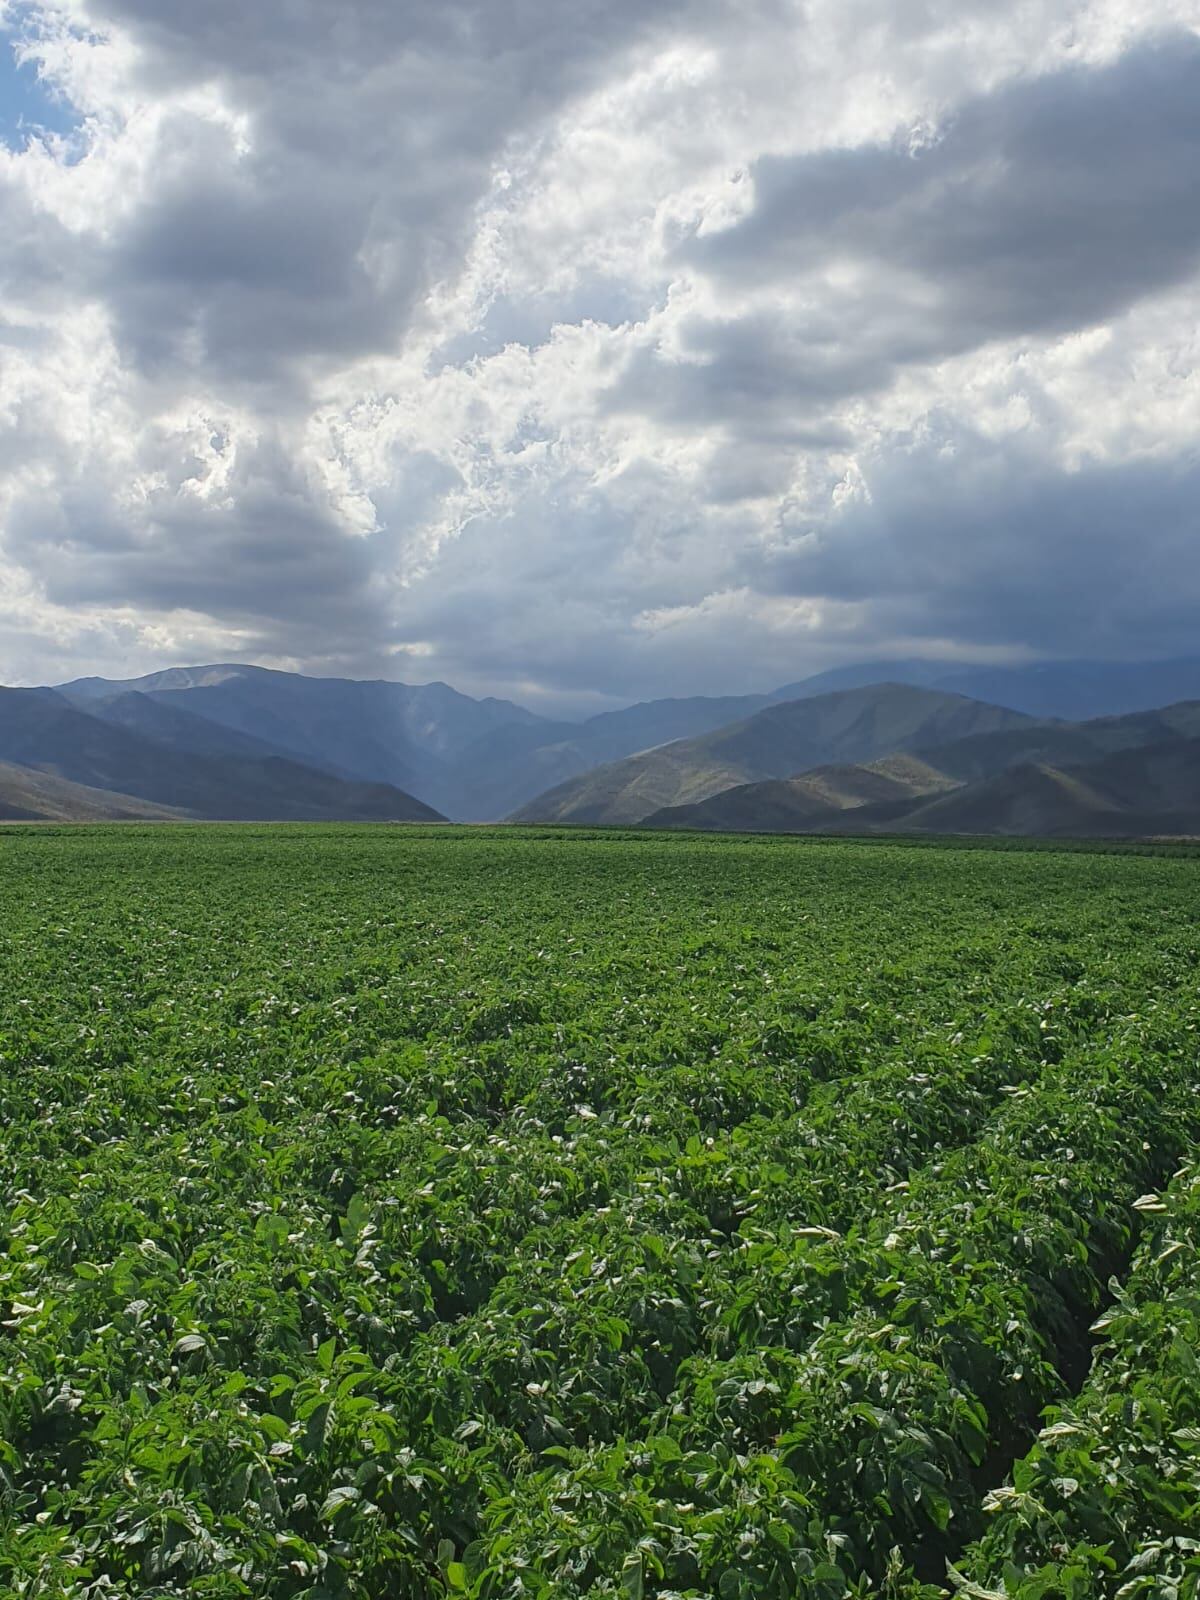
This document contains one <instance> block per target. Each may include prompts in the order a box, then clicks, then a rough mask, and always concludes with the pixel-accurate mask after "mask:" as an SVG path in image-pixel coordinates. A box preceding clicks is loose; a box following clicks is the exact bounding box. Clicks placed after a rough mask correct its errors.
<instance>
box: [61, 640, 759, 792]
mask: <svg viewBox="0 0 1200 1600" xmlns="http://www.w3.org/2000/svg"><path fill="white" fill-rule="evenodd" d="M59 693H61V694H63V695H65V696H66V697H67V698H68V699H70V700H71V701H72V702H73V703H74V704H75V705H77V706H79V707H80V708H81V709H85V710H87V711H89V712H91V713H92V714H94V715H96V716H99V717H102V718H104V719H106V720H109V721H119V722H121V724H122V725H123V726H125V727H129V728H134V729H137V730H138V731H142V732H145V733H147V734H149V735H150V736H151V737H153V738H155V739H159V740H162V741H163V742H167V743H170V744H172V745H173V746H174V747H175V748H177V749H185V748H191V749H205V750H207V751H210V752H211V753H221V754H236V753H238V747H236V746H232V745H231V746H227V747H226V746H221V745H220V744H219V743H218V742H217V741H216V740H215V737H214V736H215V733H216V730H218V729H224V730H225V731H226V732H227V733H228V734H230V735H232V734H241V735H244V736H245V737H246V738H248V739H251V740H252V741H253V742H254V743H253V750H254V752H256V753H258V754H263V753H270V754H275V755H283V756H287V757H290V758H291V759H293V760H298V761H302V762H304V763H305V764H307V765H310V766H316V767H321V768H323V769H324V770H325V771H327V772H332V773H334V774H336V775H337V776H339V777H344V778H358V779H366V780H371V781H377V782H385V783H391V784H397V785H399V786H400V787H401V788H403V789H406V790H408V791H409V792H410V793H413V794H416V795H419V796H421V798H422V799H424V800H426V801H428V802H429V803H430V804H431V805H435V806H436V807H437V808H438V809H439V810H440V811H444V812H446V813H447V814H448V815H451V816H455V817H458V818H461V819H463V820H466V821H488V820H493V819H495V818H498V817H502V816H506V815H507V814H508V813H509V812H510V811H512V810H514V809H516V807H518V806H520V805H523V804H524V803H525V802H526V801H527V800H530V799H532V798H533V796H534V795H537V794H540V793H541V792H542V790H543V789H548V788H551V787H553V786H554V785H556V784H559V783H562V782H563V781H564V780H565V779H567V778H572V777H575V776H577V775H579V774H581V773H584V772H587V771H589V770H590V769H591V768H593V767H595V766H598V765H600V764H601V763H602V762H606V761H614V760H618V759H620V758H621V757H622V756H627V755H631V754H633V753H634V752H635V751H638V750H646V749H649V748H650V747H651V746H653V745H658V744H663V743H665V742H666V741H668V740H671V739H679V738H684V737H688V736H690V735H693V734H699V733H705V732H708V731H710V730H711V729H713V728H718V727H720V726H722V725H723V724H725V723H728V722H733V721H736V720H737V719H738V718H741V717H745V716H748V715H749V714H750V713H751V712H753V711H757V710H759V709H760V707H762V706H765V705H768V704H770V702H771V696H769V695H765V694H758V695H731V696H725V697H708V698H706V697H704V696H694V697H692V698H690V699H669V700H650V701H645V702H642V703H641V704H638V705H633V706H627V707H625V708H624V709H622V710H620V711H606V712H601V713H600V714H599V715H597V716H594V717H590V718H588V719H587V720H586V721H584V722H554V721H550V720H549V719H547V718H544V717H539V716H537V715H535V713H533V712H531V711H527V710H525V709H524V708H523V707H521V706H517V705H514V704H513V703H512V702H511V701H508V700H497V699H485V700H473V699H471V698H470V697H469V696H468V695H463V694H459V693H458V691H457V690H455V689H451V688H449V687H448V686H447V685H446V684H444V683H430V684H418V685H411V684H403V683H389V682H384V681H382V680H375V681H368V682H361V681H359V680H356V679H350V678H308V677H304V676H302V675H301V674H299V673H293V672H274V671H270V670H268V669H267V668H264V667H253V666H237V665H232V664H224V665H214V666H204V667H172V668H169V669H167V670H166V671H164V672H156V673H151V674H150V675H149V676H147V677H143V678H131V679H126V680H124V681H117V680H113V679H108V678H81V679H78V680H76V681H75V682H74V683H67V684H62V685H60V686H59ZM168 714H173V715H174V719H175V720H174V721H168ZM185 718H186V719H190V720H187V721H185V720H182V719H185ZM205 727H207V730H208V731H207V732H203V731H202V730H203V729H204V728H205ZM241 753H244V754H249V753H251V751H250V750H249V749H246V750H243V751H242V752H241Z"/></svg>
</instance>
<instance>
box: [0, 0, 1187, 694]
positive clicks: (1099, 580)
mask: <svg viewBox="0 0 1200 1600" xmlns="http://www.w3.org/2000/svg"><path fill="white" fill-rule="evenodd" d="M0 17H3V18H4V19H5V21H6V22H7V24H8V26H9V27H10V29H12V30H16V32H15V35H14V36H18V37H19V38H20V40H21V48H22V50H23V52H24V53H25V55H26V56H27V58H28V60H29V62H30V63H31V65H32V66H33V67H36V68H37V70H38V71H39V72H40V73H41V75H42V78H43V80H44V82H45V84H46V87H47V92H48V93H54V94H58V95H59V96H61V99H62V104H63V106H64V108H66V111H68V112H69V113H70V115H69V117H68V118H67V121H66V123H65V124H64V125H65V126H68V127H69V128H70V129H71V130H72V131H71V132H70V133H69V135H68V136H63V137H62V138H58V139H56V138H55V137H53V136H49V135H47V136H46V137H45V138H43V139H37V138H35V139H32V140H31V141H30V142H29V143H28V144H27V145H26V146H25V147H23V148H21V149H18V150H3V149H0V204H3V206H4V214H5V220H6V227H5V230H4V235H3V237H2V238H0V293H2V294H3V302H2V303H3V307H4V309H3V314H2V316H0V677H7V678H9V679H10V680H25V681H28V680H30V679H37V678H46V677H55V676H67V675H70V674H71V673H75V672H79V671H81V670H101V671H114V672H117V671H122V672H133V671H140V670H149V669H150V668H152V667H155V666H159V665H165V664H168V663H169V662H171V661H177V660H182V659H188V658H193V659H194V658H195V656H196V654H197V653H201V654H205V655H217V656H228V655H238V656H242V657H257V658H260V659H264V660H269V661H275V662H278V663H280V664H287V665H294V666H302V667H303V666H310V667H314V668H320V669H322V670H346V671H362V672H380V671H382V672H394V673H398V674H401V675H409V676H411V675H413V674H414V673H418V674H419V675H420V676H425V677H443V678H447V679H449V680H450V681H454V682H457V683H460V684H461V685H462V686H463V687H465V688H468V689H475V690H477V691H488V690H490V689H493V688H494V689H497V690H507V691H508V692H514V693H518V694H523V695H525V696H527V697H529V698H531V699H537V700H538V701H539V703H544V704H547V705H570V704H577V705H580V706H583V705H586V704H592V703H595V702H597V701H600V702H602V701H605V700H612V699H620V698H636V697H640V696H645V695H648V694H653V693H666V692H687V691H688V690H690V689H692V688H696V687H702V688H705V689H710V690H717V689H749V688H755V687H764V686H767V685H769V684H770V683H772V682H774V681H782V680H784V679H791V678H795V677H798V676H800V675H801V674H802V673H803V671H804V670H806V669H807V668H809V667H811V668H814V669H816V668H819V667H822V666H825V665H828V664H832V663H833V662H835V661H837V660H844V659H848V658H853V657H855V656H859V655H865V654H877V653H883V652H884V651H885V650H887V649H890V650H892V651H893V653H894V652H895V650H896V649H897V648H899V647H900V646H903V647H904V648H905V649H912V650H913V651H920V650H922V649H926V648H929V649H937V650H938V651H939V652H942V651H945V650H953V651H956V652H959V653H962V654H964V655H968V656H969V655H970V653H971V651H972V650H976V651H980V652H985V651H986V652H989V653H991V654H995V653H996V652H997V651H999V652H1004V651H1006V650H1010V651H1013V652H1028V651H1030V650H1033V651H1037V652H1050V653H1055V654H1061V653H1064V652H1066V651H1068V650H1069V649H1070V650H1073V649H1076V648H1079V649H1086V653H1089V654H1095V653H1097V651H1098V650H1099V649H1100V647H1101V644H1102V645H1103V648H1104V649H1109V650H1111V651H1112V652H1114V653H1120V654H1126V655H1128V654H1130V653H1134V652H1136V651H1139V650H1145V651H1147V652H1153V651H1155V650H1158V649H1160V648H1161V649H1163V650H1165V649H1167V647H1168V645H1167V641H1168V640H1169V641H1171V643H1170V648H1173V649H1176V648H1185V647H1186V638H1185V634H1184V629H1183V626H1182V623H1181V620H1180V619H1181V616H1182V611H1183V607H1184V605H1185V603H1192V602H1194V599H1195V597H1194V596H1192V595H1191V591H1190V587H1189V584H1188V582H1187V581H1186V580H1181V579H1180V578H1179V575H1178V572H1179V568H1180V565H1181V564H1182V563H1184V562H1185V556H1186V549H1187V545H1188V541H1189V540H1190V539H1191V538H1192V537H1193V534H1194V531H1195V530H1194V525H1193V524H1192V522H1191V521H1190V506H1191V504H1193V503H1194V502H1195V493H1194V491H1195V488H1196V483H1195V469H1194V462H1193V458H1192V456H1191V454H1190V453H1189V452H1190V451H1191V449H1192V444H1191V434H1192V421H1191V419H1192V418H1194V416H1195V414H1196V410H1195V408H1196V404H1197V400H1198V399H1200V396H1197V393H1196V379H1195V377H1194V374H1195V372H1196V370H1197V367H1198V366H1200V360H1198V359H1197V358H1198V357H1200V351H1198V350H1197V348H1196V345H1197V334H1196V332H1195V329H1196V326H1197V322H1198V318H1197V310H1198V309H1200V305H1198V301H1200V291H1198V285H1197V273H1198V270H1200V265H1198V262H1200V220H1198V219H1200V193H1198V189H1200V177H1198V174H1200V161H1198V160H1197V157H1198V156H1200V149H1198V145H1200V109H1198V108H1200V93H1198V92H1197V91H1198V90H1200V34H1198V26H1200V14H1198V13H1197V11H1196V7H1195V4H1194V0H1155V3H1150V0H1025V3H1023V4H1021V5H1015V4H1014V5H1011V6H1009V5H996V4H994V3H988V4H985V3H983V0H979V3H970V4H964V3H961V0H960V3H957V4H951V3H949V0H914V3H913V4H911V5H903V6H896V5H893V4H885V3H884V0H807V3H804V4H801V3H800V0H738V3H735V4H732V5H730V4H722V5H717V4H715V3H714V0H653V3H651V4H649V5H647V4H645V3H644V0H642V3H639V4H634V3H633V0H580V3H579V4H575V5H572V6H570V7H565V6H562V5H557V4H553V3H551V0H492V3H486V4H485V3H484V0H445V3H444V4H440V5H437V6H427V5H426V6H418V5H416V4H415V3H411V4H410V3H399V0H345V3H343V4H340V5H338V6H329V5H327V4H324V3H318V0H261V3H259V4H256V5H252V6H251V5H245V4H244V3H239V4H234V3H233V0H214V3H212V4H208V5H204V6H196V5H194V4H191V5H185V4H183V3H182V0H30V3H27V4H22V5H21V6H20V7H15V6H12V5H10V6H8V8H7V9H6V10H5V9H0ZM29 70H30V68H26V73H28V71H29ZM1132 551H1136V559H1135V557H1134V555H1132V554H1131V552H1132ZM1071 596H1074V597H1075V598H1073V599H1072V598H1070V597H1071ZM1068 613H1069V615H1068ZM1088 618H1092V619H1093V621H1092V622H1089V621H1088V620H1087V619H1088ZM1089 629H1090V630H1091V631H1090V632H1089ZM56 662H57V663H59V664H60V666H58V667H56V666H55V663H56Z"/></svg>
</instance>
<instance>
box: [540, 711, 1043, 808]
mask: <svg viewBox="0 0 1200 1600" xmlns="http://www.w3.org/2000/svg"><path fill="white" fill-rule="evenodd" d="M1030 721H1031V719H1030V718H1028V717H1025V716H1024V715H1023V714H1022V713H1020V712H1016V711H1008V710H1005V709H1003V708H1002V707H999V706H989V705H984V704H982V703H981V702H979V701H974V700H967V699H964V698H963V697H962V696H961V695H948V694H943V693H941V692H940V691H938V690H931V689H919V688H912V687H909V686H906V685H901V684H877V685H872V686H871V687H869V688H864V689H851V690H844V691H840V692H838V693H836V694H828V695H819V696H815V697H813V698H812V699H808V700H796V701H791V702H785V703H783V704H778V705H770V706H767V707H765V708H764V709H763V710H761V711H758V712H756V713H755V714H754V715H753V716H751V717H747V718H745V719H744V720H742V721H741V722H737V723H733V724H732V725H730V726H728V727H725V728H719V729H717V730H716V731H715V732H713V733H709V734H705V735H702V736H701V737H699V738H695V739H684V740H677V741H675V742H674V743H672V744H669V745H664V746H661V747H660V748H658V749H656V750H649V751H646V752H644V753H643V754H641V755H638V756H634V757H631V758H628V759H626V760H624V761H620V762H615V763H611V764H609V765H607V766H605V767H601V768H599V769H598V770H597V771H595V772H591V773H586V774H584V775H583V776H581V777H579V778H577V779H573V780H571V781H569V782H567V783H565V784H560V785H558V786H557V787H556V788H554V789H551V790H550V791H549V792H548V793H546V794H543V795H540V796H538V797H537V799H535V800H534V801H532V802H531V803H530V804H528V805H526V806H524V807H522V808H521V809H520V810H519V811H518V812H517V813H516V815H515V816H514V817H513V819H512V820H513V821H517V822H589V823H597V822H602V823H633V822H640V821H641V820H643V819H644V818H646V817H648V816H650V815H651V814H652V813H654V812H656V811H659V810H661V809H662V808H663V807H667V806H680V805H688V804H695V803H697V802H699V801H702V800H706V799H708V797H709V796H711V795H715V794H718V793H720V792H721V791H722V790H724V789H730V788H733V787H735V786H737V785H742V784H747V783H754V782H758V781H761V780H763V779H770V778H786V777H791V776H793V775H794V774H796V773H797V772H802V771H804V770H806V769H809V768H812V767H818V766H827V765H846V764H859V763H865V762H870V761H873V760H876V759H877V758H879V757H880V756H884V755H889V754H892V753H895V752H899V751H906V750H915V749H919V748H922V747H925V746H932V745H939V744H944V743H947V742H949V741H951V740H955V739H960V738H965V737H967V736H969V735H975V734H983V733H995V732H1001V731H1005V730H1010V729H1019V728H1021V727H1023V726H1025V725H1026V724H1028V723H1029V722H1030Z"/></svg>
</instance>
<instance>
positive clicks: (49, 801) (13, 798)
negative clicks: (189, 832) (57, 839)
mask: <svg viewBox="0 0 1200 1600" xmlns="http://www.w3.org/2000/svg"><path fill="white" fill-rule="evenodd" d="M180 815H181V813H180V812H178V811H172V810H170V809H169V808H168V807H166V806H156V805H153V804H151V802H150V801H148V800H139V799H138V798H137V797H136V795H129V794H115V793H113V792H112V791H110V790H107V789H89V788H87V787H86V786H85V785H84V784H80V783H68V782H67V780H66V779H65V778H55V777H52V776H51V775H50V774H49V773H45V772H38V771H36V770H35V769H34V768H32V767H17V766H13V765H12V764H11V763H9V762H7V761H4V762H0V821H4V822H126V821H133V820H135V819H139V818H140V819H142V820H154V821H167V820H169V819H170V818H173V817H178V816H180Z"/></svg>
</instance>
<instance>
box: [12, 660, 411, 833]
mask: <svg viewBox="0 0 1200 1600" xmlns="http://www.w3.org/2000/svg"><path fill="white" fill-rule="evenodd" d="M172 726H173V727H174V728H175V729H176V731H177V730H178V724H173V725H172ZM204 737H205V738H207V737H209V736H208V735H207V734H205V735H204ZM0 761H2V762H6V763H9V764H10V765H14V766H18V767H25V768H29V769H33V770H35V771H37V772H41V773H45V774H47V775H49V776H50V777H53V778H59V779H65V780H66V781H67V782H68V783H72V784H82V785H84V786H86V787H87V788H90V789H94V790H104V791H107V792H109V793H111V794H113V795H114V796H115V797H116V800H117V802H119V801H120V799H121V797H129V796H136V797H137V798H138V799H140V800H144V801H150V802H151V803H152V804H153V805H155V806H158V807H167V808H170V809H172V810H175V811H179V812H184V813H187V814H189V815H191V816H196V817H210V818H228V819H231V820H239V819H240V820H249V819H264V820H267V819H269V820H278V821H298V820H321V819H346V820H361V821H377V820H378V821H382V820H392V819H395V820H401V821H410V820H411V821H418V820H423V821H438V820H440V818H439V814H438V812H436V811H435V810H433V809H432V808H431V807H429V806H427V805H425V804H423V803H422V802H421V801H419V800H415V799H414V798H413V797H412V796H411V795H409V794H406V793H405V792H404V791H403V790H400V789H397V788H395V787H392V786H389V785H386V784H377V783H362V782H357V781H348V780H345V779H342V778H339V777H337V776H335V775H333V774H331V773H329V772H325V771H322V770H320V769H317V768H314V767H310V766H306V765H304V764H303V763H300V762H296V761H292V760H289V759H286V758H284V757H280V756H277V755H274V754H273V753H269V752H268V753H266V754H245V753H236V752H234V753H227V754H221V753H212V752H211V751H208V752H205V751H201V752H199V753H197V752H193V751H192V750H187V749H181V748H179V747H178V746H177V745H172V744H170V743H166V742H163V741H161V740H157V739H153V738H150V737H148V736H147V735H146V734H145V733H144V732H141V731H137V730H134V729H131V728H129V727H126V726H124V725H122V723H120V722H119V721H118V722H112V721H105V720H104V719H103V718H102V717H98V716H92V715H90V714H89V713H88V712H86V711H83V710H81V709H80V708H79V706H78V705H73V704H72V703H71V701H70V700H68V699H67V698H66V697H65V696H63V695H61V694H58V693H56V692H55V691H54V690H51V689H0Z"/></svg>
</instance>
